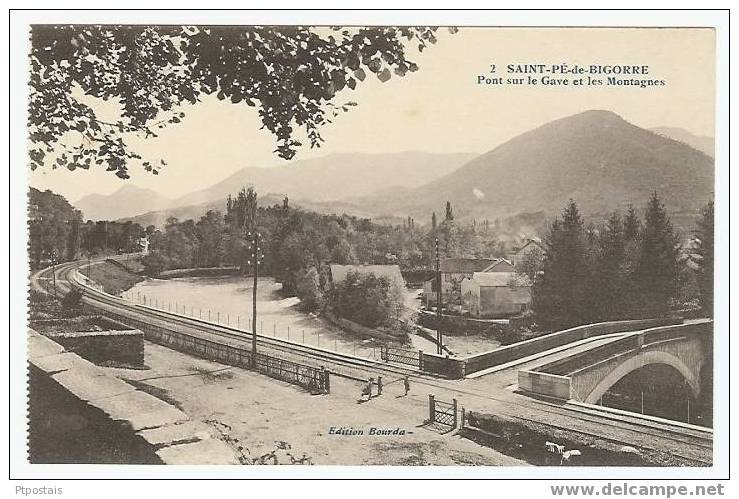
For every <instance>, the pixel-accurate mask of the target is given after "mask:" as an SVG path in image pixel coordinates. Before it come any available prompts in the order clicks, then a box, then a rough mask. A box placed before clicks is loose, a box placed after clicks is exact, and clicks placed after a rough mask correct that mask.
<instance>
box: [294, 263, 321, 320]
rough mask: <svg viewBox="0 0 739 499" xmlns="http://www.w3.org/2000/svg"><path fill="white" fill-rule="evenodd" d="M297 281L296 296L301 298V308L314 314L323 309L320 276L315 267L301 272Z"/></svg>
mask: <svg viewBox="0 0 739 499" xmlns="http://www.w3.org/2000/svg"><path fill="white" fill-rule="evenodd" d="M296 281H297V282H296V285H295V287H296V295H297V296H298V298H300V308H301V309H302V310H304V311H306V312H314V311H316V310H319V309H321V308H323V304H324V299H323V292H322V291H321V286H320V276H319V274H318V271H317V270H316V269H315V267H311V268H310V269H308V270H304V271H302V270H301V271H299V272H298V276H297V278H296Z"/></svg>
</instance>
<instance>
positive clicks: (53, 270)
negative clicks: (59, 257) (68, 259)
mask: <svg viewBox="0 0 739 499" xmlns="http://www.w3.org/2000/svg"><path fill="white" fill-rule="evenodd" d="M51 279H52V280H53V281H54V298H56V299H58V298H59V297H58V296H57V294H56V255H52V257H51Z"/></svg>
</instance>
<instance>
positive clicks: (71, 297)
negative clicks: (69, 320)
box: [62, 288, 84, 316]
mask: <svg viewBox="0 0 739 499" xmlns="http://www.w3.org/2000/svg"><path fill="white" fill-rule="evenodd" d="M83 296H84V293H83V292H82V291H81V290H79V289H76V288H72V289H71V290H70V291H69V293H67V294H66V295H64V298H62V310H63V311H64V314H65V315H66V316H75V315H79V314H80V313H81V312H82V297H83Z"/></svg>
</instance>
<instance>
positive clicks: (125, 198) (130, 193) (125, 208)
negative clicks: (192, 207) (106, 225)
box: [75, 184, 172, 220]
mask: <svg viewBox="0 0 739 499" xmlns="http://www.w3.org/2000/svg"><path fill="white" fill-rule="evenodd" d="M171 203H172V200H171V199H169V198H167V197H165V196H162V195H161V194H159V193H157V192H155V191H152V190H151V189H143V188H141V187H137V186H135V185H130V184H129V185H125V186H123V187H121V188H120V189H118V190H117V191H115V192H114V193H113V194H108V195H105V194H89V195H87V196H85V197H83V198H81V199H80V200H79V201H77V202H76V203H75V206H77V208H79V209H80V210H81V211H82V216H83V217H84V218H85V220H118V219H119V218H124V217H130V216H132V215H137V214H139V213H146V212H149V211H154V210H161V209H163V208H166V207H168V206H169V205H170V204H171Z"/></svg>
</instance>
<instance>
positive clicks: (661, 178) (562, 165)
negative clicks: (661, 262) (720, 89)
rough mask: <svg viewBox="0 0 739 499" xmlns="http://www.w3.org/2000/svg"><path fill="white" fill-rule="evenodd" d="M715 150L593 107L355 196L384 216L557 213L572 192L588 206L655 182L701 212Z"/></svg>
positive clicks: (633, 198) (611, 202)
mask: <svg viewBox="0 0 739 499" xmlns="http://www.w3.org/2000/svg"><path fill="white" fill-rule="evenodd" d="M713 179H714V165H713V158H711V157H710V156H708V155H706V154H704V153H703V152H700V151H698V150H696V149H694V148H692V147H690V146H688V145H687V144H684V143H682V142H678V141H675V140H672V139H669V138H666V137H664V136H662V135H659V134H657V133H654V132H651V131H649V130H645V129H642V128H639V127H637V126H634V125H632V124H630V123H628V122H627V121H625V120H624V119H623V118H621V117H620V116H618V115H617V114H615V113H612V112H610V111H587V112H584V113H580V114H577V115H574V116H570V117H567V118H563V119H559V120H556V121H552V122H550V123H547V124H544V125H542V126H540V127H538V128H536V129H534V130H531V131H529V132H526V133H524V134H522V135H519V136H517V137H515V138H513V139H511V140H509V141H508V142H506V143H504V144H502V145H500V146H498V147H496V148H495V149H493V150H491V151H490V152H487V153H485V154H483V155H481V156H478V157H477V158H475V159H473V160H471V161H470V162H468V163H467V164H465V165H464V166H462V167H461V168H459V169H457V170H455V171H454V172H452V173H450V174H448V175H445V176H444V177H441V178H439V179H437V180H434V181H432V182H430V183H428V184H426V185H424V186H421V187H418V188H415V189H406V190H405V191H404V192H402V193H398V192H395V193H393V194H392V195H379V196H373V197H368V198H365V199H362V200H354V202H356V203H357V204H361V205H362V206H365V207H366V209H367V210H368V211H370V212H373V213H375V214H376V215H382V216H407V215H411V216H414V217H416V218H417V219H419V220H426V219H427V218H428V217H429V216H430V213H431V211H432V210H436V212H437V215H442V216H443V207H444V203H445V202H446V201H447V200H449V201H451V203H452V206H453V208H454V211H455V216H456V217H458V218H472V217H477V218H482V217H486V218H490V219H493V218H495V217H507V216H510V215H514V214H517V213H522V212H530V213H534V212H539V211H543V212H545V213H547V214H549V215H553V214H557V213H559V212H560V211H561V209H562V208H563V207H564V205H565V203H566V202H567V200H568V199H569V198H573V199H575V200H576V201H577V203H578V205H579V206H580V207H581V210H582V211H583V212H584V213H589V214H597V213H607V212H609V211H611V210H614V209H623V208H625V206H626V205H627V204H629V203H633V204H634V205H635V206H637V207H642V206H643V205H644V204H645V202H646V200H647V199H648V197H649V194H650V193H651V192H652V190H657V191H658V193H659V195H660V197H661V198H662V200H663V202H664V203H665V205H666V206H667V208H668V209H669V210H670V211H671V212H686V211H687V212H696V211H697V210H699V209H700V207H702V206H703V205H704V204H705V203H706V202H707V201H708V200H709V199H712V198H713Z"/></svg>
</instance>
